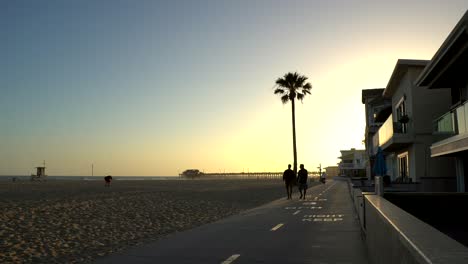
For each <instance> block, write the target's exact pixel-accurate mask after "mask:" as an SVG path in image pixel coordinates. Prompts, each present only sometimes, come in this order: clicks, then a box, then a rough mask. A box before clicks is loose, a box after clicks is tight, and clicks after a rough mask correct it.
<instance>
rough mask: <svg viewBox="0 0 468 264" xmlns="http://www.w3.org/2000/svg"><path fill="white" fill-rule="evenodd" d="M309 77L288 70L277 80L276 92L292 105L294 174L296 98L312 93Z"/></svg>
mask: <svg viewBox="0 0 468 264" xmlns="http://www.w3.org/2000/svg"><path fill="white" fill-rule="evenodd" d="M307 79H308V78H307V77H306V76H304V75H300V74H299V73H297V72H294V73H292V72H288V73H286V74H285V75H284V76H283V78H278V79H277V80H276V82H275V88H276V89H275V94H279V95H281V102H283V104H286V103H287V102H288V101H291V107H292V128H293V153H294V175H297V149H296V114H295V103H294V101H295V99H296V98H297V99H298V100H300V101H301V102H302V99H304V97H305V96H306V95H307V94H310V90H311V89H312V85H311V84H310V83H308V82H307V83H306V81H307Z"/></svg>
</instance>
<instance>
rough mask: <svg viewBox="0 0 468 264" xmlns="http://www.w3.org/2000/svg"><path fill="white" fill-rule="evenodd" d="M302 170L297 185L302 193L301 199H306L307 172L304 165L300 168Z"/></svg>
mask: <svg viewBox="0 0 468 264" xmlns="http://www.w3.org/2000/svg"><path fill="white" fill-rule="evenodd" d="M299 168H301V169H300V170H299V172H298V173H297V183H298V185H299V192H300V193H301V197H299V199H304V200H305V197H306V192H307V187H308V186H307V177H308V176H307V173H308V172H307V170H306V169H304V164H301V165H300V166H299Z"/></svg>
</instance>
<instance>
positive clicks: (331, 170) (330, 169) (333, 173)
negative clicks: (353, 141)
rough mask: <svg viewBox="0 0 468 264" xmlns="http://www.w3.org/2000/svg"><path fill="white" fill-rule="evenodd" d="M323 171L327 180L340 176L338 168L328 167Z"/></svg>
mask: <svg viewBox="0 0 468 264" xmlns="http://www.w3.org/2000/svg"><path fill="white" fill-rule="evenodd" d="M324 169H325V173H326V174H327V178H331V177H336V176H339V175H340V168H339V167H338V166H328V167H325V168H324Z"/></svg>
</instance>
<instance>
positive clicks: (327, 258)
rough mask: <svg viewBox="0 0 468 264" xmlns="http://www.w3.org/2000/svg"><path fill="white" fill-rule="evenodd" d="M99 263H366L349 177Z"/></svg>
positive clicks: (108, 257) (171, 236)
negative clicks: (290, 198)
mask: <svg viewBox="0 0 468 264" xmlns="http://www.w3.org/2000/svg"><path fill="white" fill-rule="evenodd" d="M307 196H308V197H307V199H306V200H299V199H298V198H299V197H298V194H296V193H295V194H294V195H293V200H286V199H284V198H283V199H280V200H276V201H274V202H271V203H269V204H266V205H264V206H261V207H258V208H255V209H252V210H248V211H246V212H243V213H241V214H239V215H236V216H232V217H228V218H226V219H223V220H221V221H218V222H215V223H211V224H207V225H204V226H201V227H198V228H195V229H192V230H189V231H185V232H181V233H176V234H173V235H170V236H168V237H166V238H164V239H161V240H159V241H157V242H155V243H152V244H148V245H145V246H142V247H138V248H134V249H131V250H129V251H127V252H123V253H120V254H116V255H111V256H107V257H104V258H101V259H98V260H97V261H96V263H171V264H172V263H174V264H182V263H184V264H185V263H191V264H192V263H204V264H205V263H222V264H231V263H232V264H243V263H320V264H326V263H340V264H345V263H346V264H351V263H359V264H365V263H367V253H366V247H365V243H364V241H363V240H362V237H361V231H360V226H359V222H358V220H357V216H356V214H355V212H354V209H353V205H352V201H351V198H350V196H349V193H348V190H347V186H346V182H342V181H329V182H327V183H326V184H324V185H318V186H315V187H313V188H310V189H309V190H308V193H307Z"/></svg>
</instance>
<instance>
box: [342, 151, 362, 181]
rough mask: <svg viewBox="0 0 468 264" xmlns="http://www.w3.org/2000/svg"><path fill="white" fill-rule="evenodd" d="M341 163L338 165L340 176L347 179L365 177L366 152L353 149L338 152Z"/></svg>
mask: <svg viewBox="0 0 468 264" xmlns="http://www.w3.org/2000/svg"><path fill="white" fill-rule="evenodd" d="M340 152H341V157H338V158H339V159H341V162H340V163H338V167H339V169H340V175H341V176H348V177H365V176H366V163H367V161H368V158H367V155H366V150H364V149H362V150H361V149H355V148H352V149H350V150H340Z"/></svg>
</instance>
